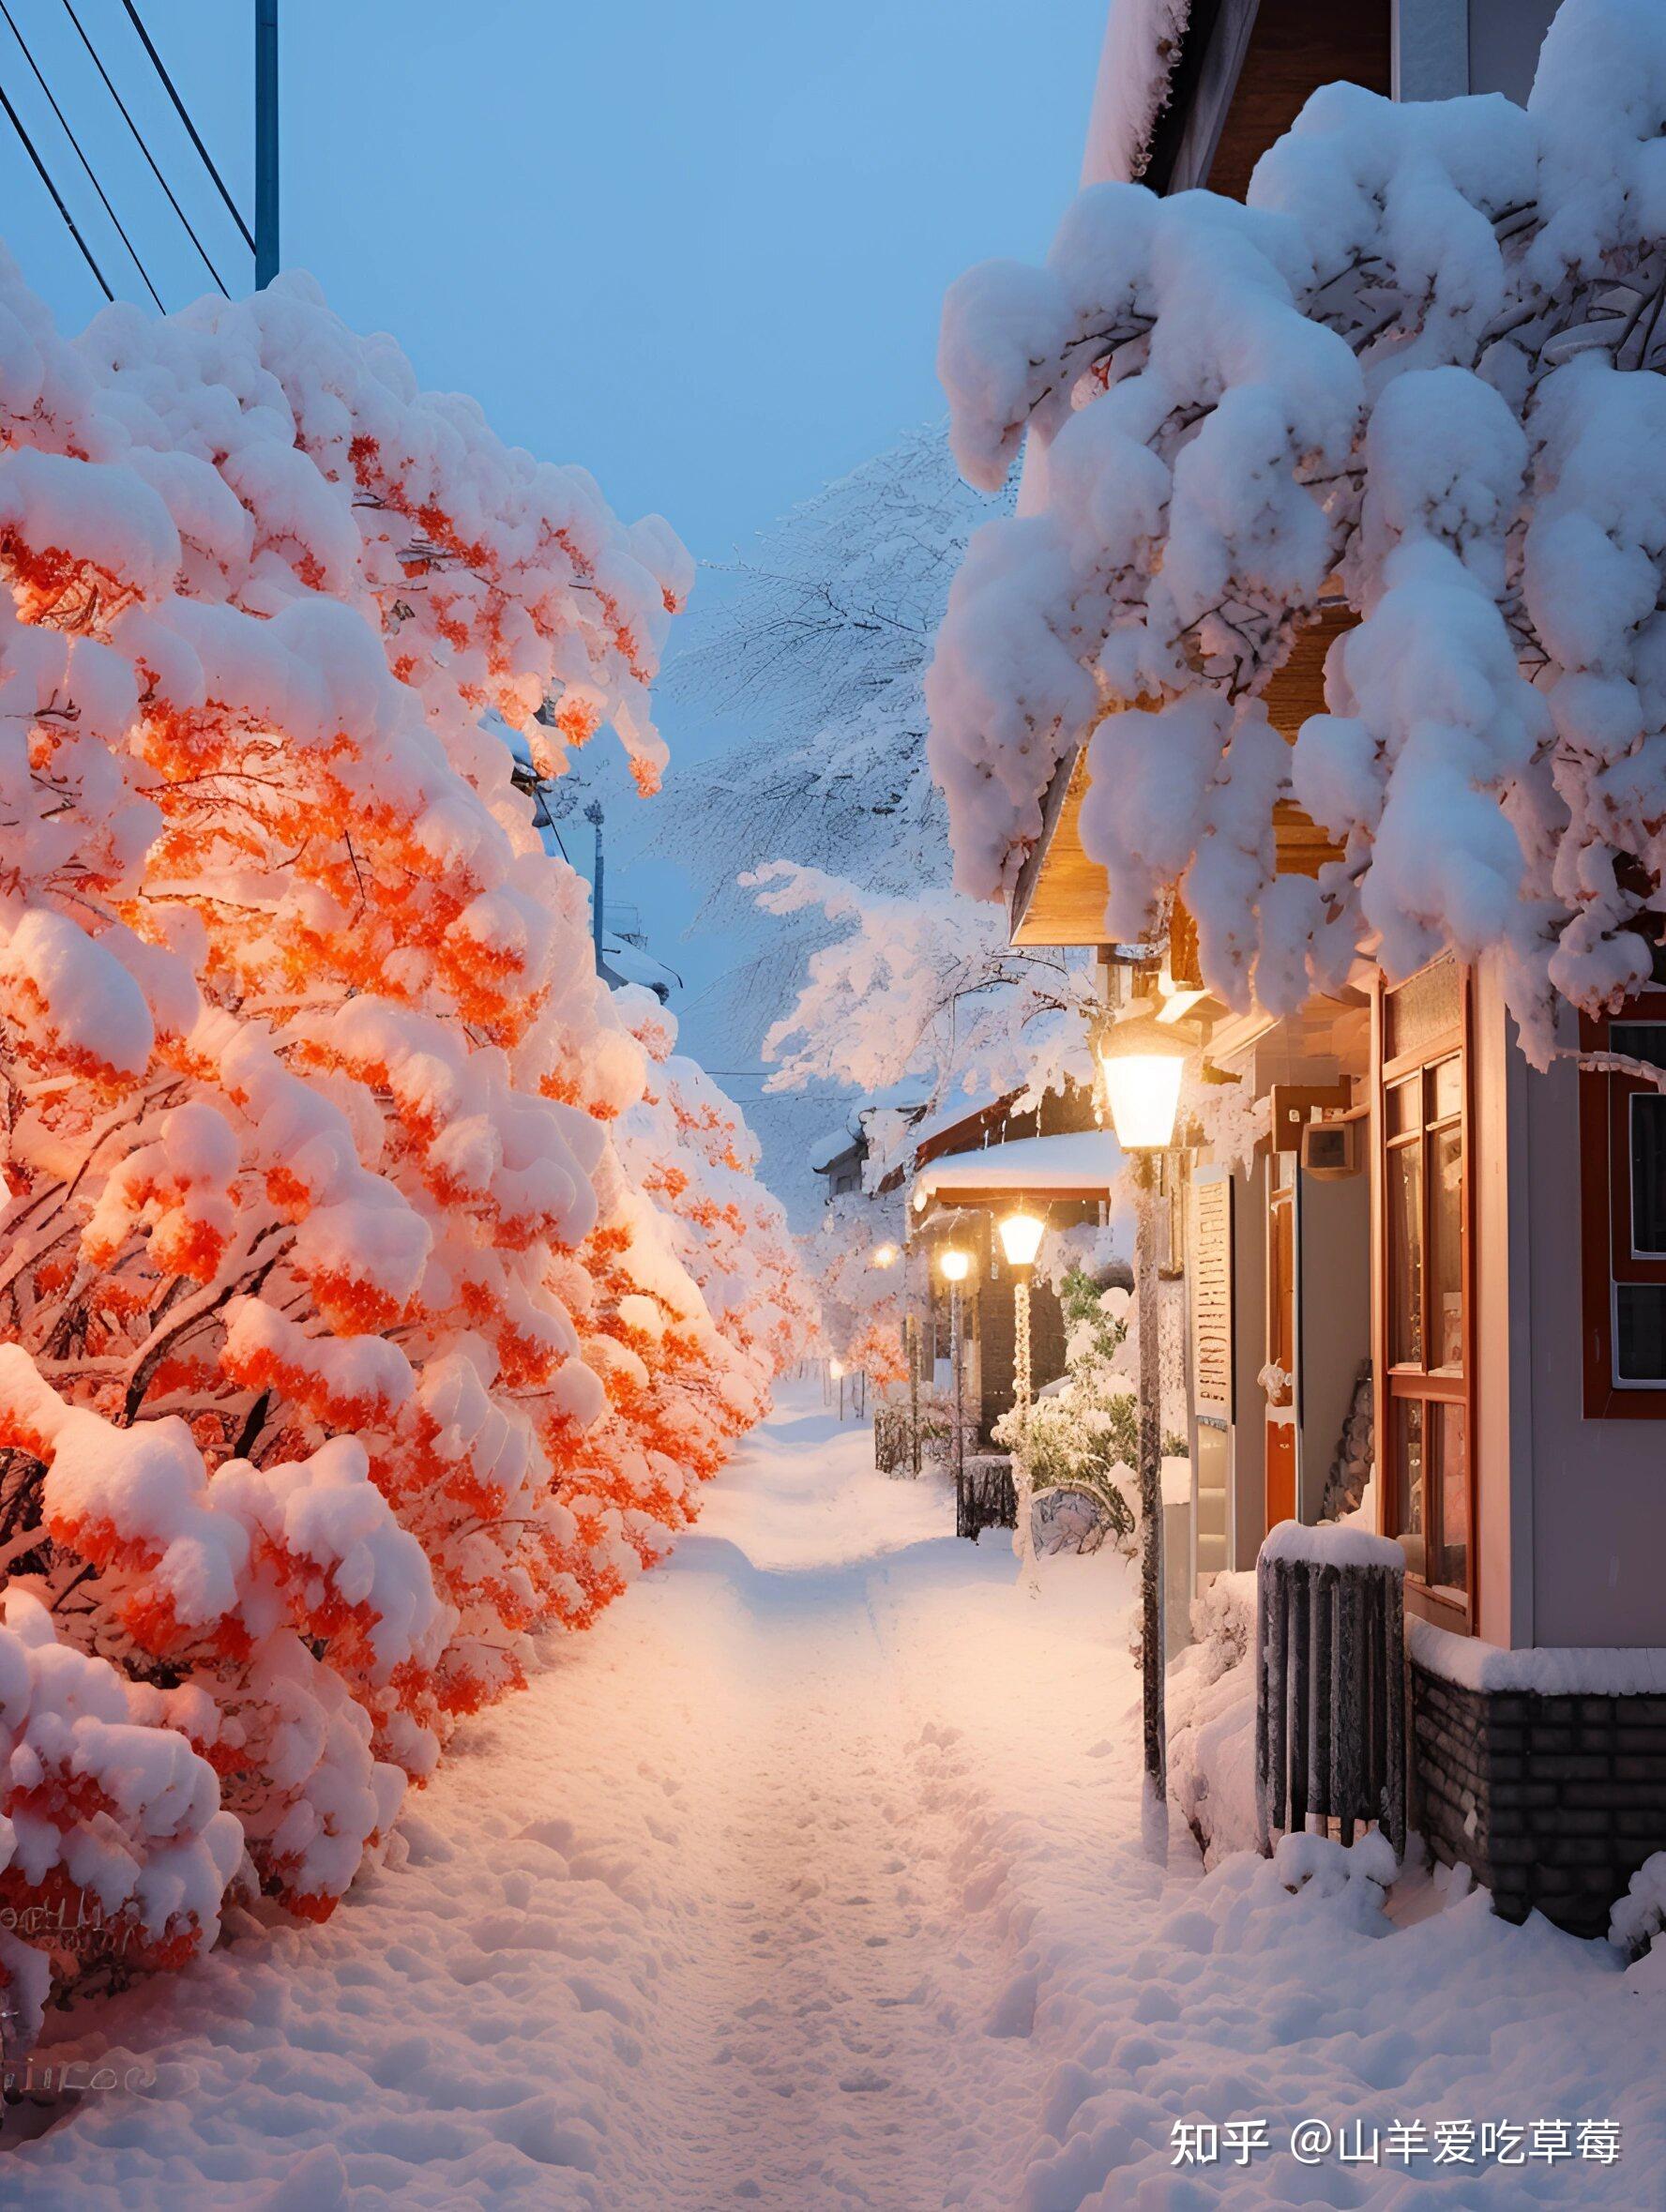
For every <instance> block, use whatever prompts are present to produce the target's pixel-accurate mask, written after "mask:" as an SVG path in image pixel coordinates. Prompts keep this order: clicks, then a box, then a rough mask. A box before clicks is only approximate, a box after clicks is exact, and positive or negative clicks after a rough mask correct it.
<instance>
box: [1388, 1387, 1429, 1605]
mask: <svg viewBox="0 0 1666 2212" xmlns="http://www.w3.org/2000/svg"><path fill="white" fill-rule="evenodd" d="M1394 1459H1395V1476H1396V1494H1397V1495H1398V1497H1399V1499H1400V1530H1399V1534H1400V1540H1401V1545H1402V1546H1403V1548H1404V1551H1405V1555H1406V1565H1407V1566H1408V1567H1409V1568H1411V1569H1412V1571H1413V1573H1414V1574H1421V1573H1422V1572H1423V1495H1424V1482H1423V1477H1424V1465H1423V1401H1422V1399H1420V1398H1397V1399H1396V1400H1395V1401H1394Z"/></svg>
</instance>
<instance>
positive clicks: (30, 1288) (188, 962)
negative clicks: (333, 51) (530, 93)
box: [0, 257, 803, 1925]
mask: <svg viewBox="0 0 1666 2212" xmlns="http://www.w3.org/2000/svg"><path fill="white" fill-rule="evenodd" d="M689 575H690V565H689V560H688V556H687V555H686V554H685V553H684V552H683V551H682V549H681V548H680V547H679V546H678V545H677V543H676V541H675V540H674V538H673V537H672V536H671V534H670V532H669V531H668V530H667V529H666V527H665V525H664V524H663V523H660V522H659V521H658V519H657V518H650V519H649V520H648V521H646V522H644V523H636V524H633V525H629V526H626V525H624V524H622V523H619V522H618V521H617V520H616V518H615V517H614V516H613V514H612V513H611V512H610V510H609V509H608V508H607V507H606V505H605V504H604V502H603V501H602V499H601V497H600V494H599V492H598V490H597V487H596V485H595V484H594V482H593V481H592V480H591V478H590V477H588V476H586V475H585V474H584V473H583V471H582V470H574V469H560V468H554V467H552V466H549V465H547V464H544V463H541V462H535V461H534V460H533V459H532V458H531V457H530V456H529V455H528V454H526V453H524V452H521V451H518V450H513V449H510V448H508V447H504V446H503V445H502V444H501V443H500V442H499V441H498V440H497V439H496V438H495V437H494V436H493V435H492V432H491V431H490V430H489V429H488V427H487V426H486V424H485V422H484V420H483V418H482V417H481V416H480V414H479V412H478V410H477V408H476V407H474V406H473V404H472V403H471V402H469V401H464V400H458V399H447V398H441V397H434V396H432V395H427V394H424V393H422V392H421V391H420V390H419V388H418V387H417V385H416V379H415V376H414V375H413V373H412V371H411V369H410V367H409V365H408V363H406V362H405V361H404V359H403V358H402V356H401V355H400V354H399V353H398V351H397V349H396V348H394V346H393V345H392V344H391V343H390V341H387V340H386V339H381V338H376V339H368V340H367V339H362V338H359V337H357V336H356V335H355V334H354V333H352V332H351V331H349V330H348V329H347V328H346V327H345V326H343V325H342V324H341V322H340V321H339V320H338V319H337V318H336V317H334V316H333V315H331V314H330V313H329V312H328V311H327V310H326V308H325V307H324V305H323V303H322V301H321V300H320V299H319V297H318V295H317V294H316V292H315V290H314V289H313V287H312V286H311V285H310V283H309V282H308V281H307V280H304V279H296V278H286V279H284V280H281V281H280V282H279V283H277V284H275V285H273V286H272V287H270V288H269V289H268V290H266V291H265V292H264V293H262V294H260V295H257V296H256V297H255V298H253V299H251V300H250V301H248V302H243V303H235V302H227V301H223V300H205V301H204V302H201V303H199V304H198V305H197V306H195V307H193V308H191V309H189V310H188V311H185V312H184V313H182V314H179V315H176V316H174V317H171V318H166V319H164V320H161V321H156V320H152V319H149V318H147V317H145V316H144V315H141V314H140V313H139V312H138V311H135V310H133V309H131V308H128V307H116V308H113V309H110V310H108V311H105V312H104V313H102V314H100V315H99V316H98V317H97V318H96V319H95V321H94V322H93V323H92V324H91V325H90V326H89V327H88V329H87V331H86V332H85V333H84V335H83V337H82V338H81V339H79V340H77V341H73V342H69V341H64V340H63V339H61V338H60V337H59V336H58V334H57V333H56V331H55V330H54V329H53V326H52V323H51V319H50V317H49V316H48V314H47V312H46V311H45V310H44V308H43V307H42V306H41V305H40V303H39V302H38V300H36V299H35V298H34V297H33V296H32V295H30V294H29V293H28V291H27V290H26V288H25V287H24V286H23V283H22V282H21V280H19V278H18V276H17V274H16V271H15V269H14V268H13V267H12V266H11V265H10V264H9V262H8V261H5V260H4V258H3V257H0V585H3V588H0V704H3V707H4V712H3V713H0V795H3V796H4V800H5V811H6V818H7V825H8V829H7V841H6V850H7V856H8V866H7V871H6V875H5V879H4V882H3V883H0V983H3V986H4V988H3V989H0V1144H3V1152H4V1167H5V1177H6V1204H5V1205H4V1207H3V1209H0V1339H3V1340H4V1345H3V1348H0V1568H4V1569H5V1571H6V1572H7V1573H8V1575H9V1577H10V1579H11V1582H12V1583H13V1585H14V1588H16V1589H21V1590H22V1591H23V1592H26V1593H27V1594H28V1595H29V1596H30V1597H31V1598H33V1599H34V1600H36V1601H37V1602H38V1605H39V1606H41V1607H42V1608H44V1609H45V1612H46V1614H48V1615H49V1616H50V1617H51V1620H52V1623H53V1627H54V1629H55V1631H56V1634H57V1636H58V1637H59V1638H61V1639H62V1640H63V1642H64V1644H67V1645H69V1646H73V1647H74V1649H75V1650H77V1651H79V1652H80V1653H83V1654H95V1655H98V1658H99V1659H104V1660H108V1661H109V1662H110V1663H111V1664H112V1665H114V1667H115V1668H116V1669H117V1670H119V1672H120V1674H122V1675H124V1676H125V1677H126V1678H127V1679H128V1680H129V1683H131V1684H134V1685H138V1686H141V1687H142V1688H143V1689H144V1694H145V1696H146V1697H147V1698H148V1699H149V1700H150V1704H148V1705H147V1706H146V1707H145V1709H144V1711H139V1712H136V1713H135V1716H134V1718H133V1720H132V1722H131V1725H132V1726H134V1727H135V1728H138V1729H140V1730H143V1729H145V1728H155V1729H157V1730H159V1731H166V1732H168V1738H167V1740H169V1741H172V1740H173V1738H174V1736H175V1735H177V1736H182V1737H183V1738H184V1739H185V1740H186V1741H187V1742H189V1745H190V1746H191V1747H193V1749H194V1752H195V1753H196V1754H197V1755H198V1756H199V1758H200V1760H201V1761H205V1762H207V1765H206V1766H205V1767H204V1772H208V1771H209V1770H212V1771H214V1772H218V1774H219V1776H220V1787H221V1793H222V1796H223V1801H224V1804H225V1805H226V1807H228V1808H229V1809H230V1810H231V1811H233V1812H234V1813H235V1818H236V1820H237V1822H238V1823H239V1824H240V1827H241V1834H242V1841H243V1843H244V1844H245V1845H246V1846H247V1848H248V1851H249V1853H250V1859H251V1862H252V1864H253V1866H254V1868H255V1869H256V1871H258V1873H259V1876H260V1878H261V1880H262V1881H263V1882H264V1884H265V1886H266V1887H267V1888H268V1889H270V1890H271V1891H272V1892H273V1893H274V1894H276V1895H277V1896H279V1897H280V1898H281V1899H282V1900H284V1901H286V1902H287V1903H288V1904H289V1905H290V1906H291V1907H292V1908H293V1909H295V1911H297V1912H300V1913H302V1914H305V1915H309V1916H312V1917H321V1916H323V1915H324V1914H326V1913H327V1912H328V1911H329V1910H330V1909H331V1908H332V1907H333V1905H334V1903H335V1901H336V1900H337V1899H338V1898H339V1897H340V1896H341V1892H342V1890H343V1889H344V1888H345V1886H347V1884H348V1882H349V1881H351V1879H352V1877H353V1874H354V1872H355V1871H356V1868H357V1866H358V1865H359V1863H360V1861H361V1859H362V1858H363V1856H365V1854H366V1853H367V1852H370V1851H373V1850H374V1849H375V1848H376V1847H377V1845H378V1843H379V1841H380V1840H381V1839H382V1838H383V1837H384V1836H385V1835H386V1830H387V1827H388V1824H389V1823H390V1821H391V1820H392V1818H393V1816H394V1814H395V1812H396V1811H397V1809H398V1805H399V1802H400V1798H401V1794H402V1792H403V1790H404V1788H405V1786H406V1785H407V1783H408V1782H410V1781H414V1780H415V1781H420V1780H422V1779H423V1778H424V1777H426V1775H427V1774H428V1773H429V1772H431V1771H432V1766H433V1765H434V1762H435V1760H436V1758H437V1757H438V1755H439V1751H440V1749H441V1747H442V1745H443V1743H444V1741H445V1739H446V1736H447V1734H448V1732H449V1731H450V1729H451V1728H452V1727H453V1726H454V1725H455V1723H456V1720H457V1719H458V1717H459V1716H461V1715H462V1714H465V1713H468V1712H470V1711H472V1710H474V1709H475V1708H476V1707H477V1706H478V1705H480V1704H482V1703H484V1702H485V1701H487V1700H488V1699H490V1698H492V1697H494V1696H497V1695H499V1694H500V1693H502V1692H503V1691H504V1690H505V1689H508V1688H511V1687H513V1686H514V1685H515V1684H516V1683H518V1682H519V1681H521V1680H522V1679H523V1674H524V1670H525V1666H526V1664H527V1661H528V1658H529V1656H530V1652H531V1648H532V1647H531V1642H530V1638H531V1636H532V1634H533V1633H534V1632H535V1631H536V1630H538V1629H540V1628H545V1627H550V1626H554V1625H559V1624H563V1623H565V1624H568V1625H582V1624H583V1623H584V1622H586V1621H588V1620H589V1619H591V1618H592V1617H593V1616H594V1614H595V1613H596V1611H597V1610H598V1607H599V1606H600V1605H601V1604H603V1603H605V1602H606V1601H607V1599H608V1598H611V1597H613V1596H614V1595H615V1594H616V1593H617V1592H618V1591H619V1590H621V1589H623V1588H624V1586H625V1585H626V1583H627V1582H628V1581H629V1579H630V1578H631V1576H632V1575H634V1574H635V1573H637V1572H639V1571H640V1569H641V1568H642V1566H643V1564H644V1561H646V1560H648V1559H650V1558H652V1557H655V1556H658V1554H659V1552H660V1551H661V1550H663V1549H664V1547H665V1544H666V1543H667V1542H668V1541H669V1540H670V1537H671V1535H672V1533H673V1532H674V1530H675V1529H677V1528H678V1527H680V1526H682V1525H683V1523H685V1522H686V1520H687V1518H688V1515H689V1494H688V1493H689V1484H690V1477H691V1475H699V1474H705V1473H709V1472H711V1471H712V1469H713V1468H714V1467H715V1466H716V1465H717V1463H718V1462H719V1460H720V1458H721V1456H722V1453H723V1451H724V1449H725V1447H726V1446H727V1444H728V1443H729V1442H730V1440H732V1439H733V1437H734V1436H735V1434H736V1433H738V1432H740V1431H741V1430H742V1429H743V1428H744V1427H745V1426H746V1425H747V1423H748V1422H749V1421H750V1420H752V1419H754V1418H756V1417H757V1414H758V1412H759V1411H760V1409H761V1407H762V1405H763V1404H764V1402H765V1395H766V1391H767V1386H768V1379H769V1375H770V1373H771V1372H772V1371H773V1367H774V1364H775V1363H777V1362H778V1361H779V1360H780V1358H781V1357H782V1356H785V1354H786V1351H787V1349H788V1348H789V1347H790V1346H791V1345H792V1344H793V1342H794V1341H795V1335H796V1334H798V1333H801V1330H802V1326H803V1316H802V1312H801V1311H800V1310H799V1308H798V1306H797V1305H796V1304H795V1300H796V1298H797V1293H796V1292H795V1290H794V1289H793V1288H792V1287H791V1286H792V1283H793V1263H792V1256H791V1252H790V1249H789V1248H788V1246H787V1245H786V1243H785V1240H784V1238H783V1237H782V1236H780V1234H779V1222H778V1221H777V1220H776V1218H775V1217H774V1215H773V1214H772V1213H771V1212H770V1208H769V1204H768V1202H766V1201H765V1200H763V1199H762V1198H761V1197H760V1196H759V1194H758V1193H757V1192H756V1189H755V1186H753V1185H751V1184H750V1176H749V1169H750V1159H751V1157H752V1156H751V1154H750V1152H749V1151H748V1150H747V1148H746V1142H745V1140H744V1137H743V1135H742V1133H741V1128H740V1124H739V1121H738V1116H736V1115H735V1114H734V1110H733V1109H732V1108H730V1107H729V1106H728V1103H727V1101H725V1100H721V1098H720V1094H716V1093H712V1094H711V1095H710V1096H709V1097H705V1096H704V1095H703V1096H701V1097H700V1098H698V1099H697V1100H696V1101H695V1102H694V1103H693V1104H692V1105H691V1106H690V1107H689V1114H688V1120H687V1126H684V1124H683V1123H682V1122H680V1121H677V1120H675V1118H674V1121H673V1123H672V1124H670V1125H666V1124H655V1125H653V1126H651V1127H649V1128H648V1129H645V1130H644V1132H643V1133H642V1134H640V1135H639V1136H638V1137H636V1138H635V1139H630V1140H628V1139H627V1138H626V1137H625V1136H624V1135H623V1133H622V1125H623V1120H624V1119H625V1118H626V1117H628V1116H629V1115H630V1114H632V1113H633V1112H639V1113H640V1112H642V1111H644V1109H646V1110H648V1111H650V1112H651V1111H652V1109H647V1106H646V1100H645V1098H644V1090H645V1086H647V1085H648V1083H649V1079H650V1069H651V1066H652V1061H651V1057H650V1053H648V1051H646V1050H645V1049H644V1045H643V1043H642V1042H640V1041H639V1039H638V1038H637V1037H635V1036H633V1035H632V1034H631V1032H630V1030H629V1028H628V1027H627V1025H626V1023H625V1021H624V1019H623V1018H622V1016H621V1013H620V1012H619V1010H618V1009H616V1008H614V1007H613V1003H612V1001H611V999H610V995H609V993H608V992H607V991H606V989H605V988H604V987H603V985H602V983H601V982H600V980H599V979H598V976H597V974H596V969H595V963H594V959H593V956H592V952H591V948H590V942H589V932H588V928H587V912H586V909H587V892H586V889H585V886H584V885H583V882H582V880H581V879H580V878H578V877H577V876H576V875H575V874H574V873H573V871H571V870H570V869H568V867H567V866H566V865H565V863H563V862H561V861H560V860H558V859H552V858H551V857H549V856H547V855H546V854H545V852H544V850H543V848H542V845H541V842H540V840H539V837H538V832H537V829H536V828H535V826H534V823H533V820H532V816H531V810H530V807H529V804H528V801H527V799H526V797H525V796H524V795H523V793H522V792H520V791H518V790H517V789H516V788H515V787H514V785H513V783H512V780H511V765H512V764H511V759H510V755H509V753H508V751H507V749H506V748H505V747H504V746H503V745H502V743H501V742H500V740H499V738H498V737H496V736H494V735H492V734H491V733H490V732H489V731H488V730H487V729H486V728H484V727H483V726H482V723H483V718H484V717H486V715H487V714H488V712H489V710H490V711H492V712H495V714H497V715H499V716H501V717H503V718H504V719H505V720H507V722H508V723H509V724H511V725H512V727H513V728H514V729H515V730H516V731H517V732H520V733H522V735H523V738H524V741H525V742H526V744H527V745H528V746H529V747H530V748H531V750H532V754H533V757H534V759H535V762H536V764H537V765H538V770H539V772H540V773H542V774H545V775H553V774H555V773H558V772H559V770H560V768H561V766H562V765H563V763H564V759H565V749H566V748H567V747H568V746H570V745H575V744H579V743H582V742H583V740H585V739H586V738H587V737H589V736H590V735H592V734H593V733H594V732H595V731H596V730H597V729H598V727H599V726H600V725H601V723H602V722H604V721H606V722H608V723H610V724H611V725H612V727H613V729H614V730H615V731H616V732H617V733H618V735H620V737H621V739H622V741H623V743H624V744H625V746H626V748H627V750H628V752H629V755H630V759H631V763H632V768H633V772H634V774H635V776H636V779H637V780H638V782H639V783H640V784H641V785H642V787H643V788H644V790H651V789H652V788H653V786H654V784H655V782H656V781H657V780H658V776H659V768H660V765H661V764H662V761H663V758H664V747H663V745H662V743H661V741H660V740H659V736H658V735H657V734H656V733H655V730H654V728H653V724H652V721H651V720H650V719H649V715H648V711H647V689H648V685H649V682H650V679H651V677H652V675H653V674H654V671H655V668H656V665H657V660H658V655H659V645H660V643H661V641H662V638H663V635H664V633H665V629H666V626H667V624H668V621H669V618H670V616H671V614H673V613H674V611H675V609H676V608H677V607H678V606H679V605H680V604H681V601H682V598H683V596H684V594H685V592H686V589H687V586H688V583H689ZM689 1084H690V1085H691V1086H692V1087H693V1088H694V1089H698V1084H697V1083H695V1082H694V1079H693V1078H692V1077H690V1078H689ZM628 1152H629V1159H628V1158H627V1153H628ZM748 1191H750V1194H751V1197H750V1204H751V1205H752V1211H751V1213H750V1215H749V1214H748V1213H747V1210H746V1206H747V1204H748V1203H749V1201H748V1200H747V1199H746V1196H745V1194H746V1193H747V1192H748ZM690 1219H692V1220H695V1221H696V1223H697V1224H698V1225H699V1228H700V1234H701V1235H702V1236H703V1237H704V1243H703V1244H702V1245H701V1247H700V1255H697V1256H700V1258H701V1265H702V1266H703V1267H704V1273H701V1272H700V1271H699V1269H698V1268H695V1269H693V1271H691V1267H690V1265H685V1264H684V1261H683V1259H681V1258H679V1256H678V1247H679V1239H680V1237H681V1235H682V1229H681V1227H680V1226H679V1224H686V1223H687V1222H688V1221H689V1220H690ZM724 1235H728V1236H729V1238H730V1249H729V1250H728V1252H727V1255H726V1256H725V1254H724V1252H723V1250H721V1249H719V1247H720V1239H721V1238H722V1237H723V1236H724ZM159 1700H163V1701H169V1702H167V1703H166V1704H165V1705H164V1704H159V1703H158V1702H157V1701H159ZM19 1863H24V1864H25V1865H26V1861H25V1862H19ZM204 1925H206V1922H205V1921H204Z"/></svg>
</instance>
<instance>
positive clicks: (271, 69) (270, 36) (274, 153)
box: [254, 0, 278, 292]
mask: <svg viewBox="0 0 1666 2212" xmlns="http://www.w3.org/2000/svg"><path fill="white" fill-rule="evenodd" d="M277 274H278V0H254V288H255V290H256V291H257V292H264V291H265V288H266V286H267V285H268V284H269V283H270V282H271V281H272V279H273V278H274V277H275V276H276V275H277Z"/></svg>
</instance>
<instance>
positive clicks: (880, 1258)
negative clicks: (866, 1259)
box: [871, 1244, 897, 1267]
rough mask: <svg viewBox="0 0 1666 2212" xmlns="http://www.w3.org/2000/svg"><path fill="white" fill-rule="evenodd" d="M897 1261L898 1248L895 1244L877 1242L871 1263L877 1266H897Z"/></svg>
mask: <svg viewBox="0 0 1666 2212" xmlns="http://www.w3.org/2000/svg"><path fill="white" fill-rule="evenodd" d="M896 1262H897V1248H896V1246H895V1245H894V1244H876V1245H875V1246H874V1248H873V1256H872V1260H871V1265H873V1266H875V1267H892V1266H895V1265H896Z"/></svg>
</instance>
